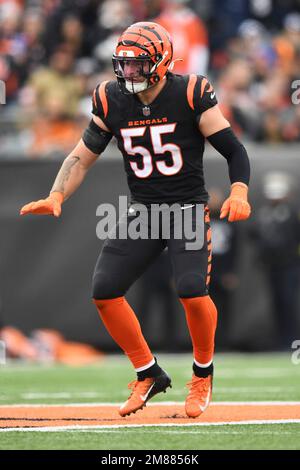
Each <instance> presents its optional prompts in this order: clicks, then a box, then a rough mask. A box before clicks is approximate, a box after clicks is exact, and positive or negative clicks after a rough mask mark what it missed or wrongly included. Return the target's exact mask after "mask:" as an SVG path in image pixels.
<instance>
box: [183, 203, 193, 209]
mask: <svg viewBox="0 0 300 470" xmlns="http://www.w3.org/2000/svg"><path fill="white" fill-rule="evenodd" d="M194 205H195V204H192V205H190V206H182V207H181V209H182V210H184V209H190V208H191V207H194Z"/></svg>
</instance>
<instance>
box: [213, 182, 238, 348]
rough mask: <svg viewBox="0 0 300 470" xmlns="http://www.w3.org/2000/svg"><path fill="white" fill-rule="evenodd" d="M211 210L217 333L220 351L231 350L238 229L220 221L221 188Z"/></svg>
mask: <svg viewBox="0 0 300 470" xmlns="http://www.w3.org/2000/svg"><path fill="white" fill-rule="evenodd" d="M208 192H209V210H210V225H211V230H212V237H211V239H212V247H213V258H212V269H211V284H210V295H211V297H212V299H213V301H214V302H215V304H216V307H217V310H218V312H219V316H218V328H217V331H216V348H217V350H226V349H230V336H229V331H230V329H229V327H230V319H231V315H230V312H231V310H232V300H233V293H234V291H235V290H236V289H237V287H238V285H239V281H238V276H237V266H236V264H237V258H238V250H239V246H238V242H239V237H238V227H237V226H236V224H230V223H229V222H228V221H227V220H226V219H220V210H221V207H222V204H223V201H224V194H223V192H222V191H221V190H220V189H219V188H214V187H212V188H210V189H209V190H208Z"/></svg>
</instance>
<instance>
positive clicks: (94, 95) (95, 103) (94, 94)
mask: <svg viewBox="0 0 300 470" xmlns="http://www.w3.org/2000/svg"><path fill="white" fill-rule="evenodd" d="M93 102H94V106H95V108H97V101H96V88H95V90H94V93H93Z"/></svg>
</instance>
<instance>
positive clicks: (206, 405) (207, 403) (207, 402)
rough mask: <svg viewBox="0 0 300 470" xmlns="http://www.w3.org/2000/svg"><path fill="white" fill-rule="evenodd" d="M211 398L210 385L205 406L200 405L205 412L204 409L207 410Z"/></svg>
mask: <svg viewBox="0 0 300 470" xmlns="http://www.w3.org/2000/svg"><path fill="white" fill-rule="evenodd" d="M209 398H210V387H209V389H208V394H207V397H206V400H205V403H204V406H201V405H199V408H200V410H201V411H202V413H203V411H205V410H206V408H207V407H208V405H209Z"/></svg>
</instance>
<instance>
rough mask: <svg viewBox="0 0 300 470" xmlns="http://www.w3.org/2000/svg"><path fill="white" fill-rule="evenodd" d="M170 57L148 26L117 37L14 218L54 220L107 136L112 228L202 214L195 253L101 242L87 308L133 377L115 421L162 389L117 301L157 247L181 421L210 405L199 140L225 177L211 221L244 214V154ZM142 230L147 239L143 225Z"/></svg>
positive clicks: (203, 88)
mask: <svg viewBox="0 0 300 470" xmlns="http://www.w3.org/2000/svg"><path fill="white" fill-rule="evenodd" d="M172 53H173V51H172V42H171V39H170V37H169V34H168V32H167V31H166V30H165V29H164V28H163V27H161V26H159V25H157V24H156V23H152V22H140V23H135V24H133V25H131V26H130V27H129V28H127V29H126V31H125V32H124V33H123V34H122V35H121V36H120V38H119V41H118V44H117V46H116V50H115V53H114V55H113V59H112V60H113V67H114V71H115V75H116V80H113V81H108V82H103V83H101V84H100V85H98V86H97V87H96V89H95V90H94V93H93V110H92V113H93V116H92V119H91V121H90V124H89V126H88V127H87V129H86V130H85V131H84V133H83V136H82V139H81V140H80V141H79V142H78V144H77V145H76V147H75V148H74V150H73V151H72V152H71V153H70V155H68V156H67V158H66V159H65V160H64V162H63V164H62V167H61V169H60V171H59V173H58V175H57V177H56V180H55V182H54V185H53V187H52V189H51V192H50V195H49V196H48V197H47V198H46V199H43V200H39V201H37V202H32V203H29V204H27V205H25V206H24V207H23V208H22V209H21V214H29V213H31V214H53V215H54V216H57V217H58V216H59V215H60V213H61V206H62V203H63V202H64V201H65V200H66V199H67V198H69V197H70V196H71V194H72V193H73V192H74V191H75V190H76V189H77V188H78V186H79V185H80V183H81V182H82V180H83V179H84V177H85V175H86V173H87V171H88V169H89V168H90V167H91V166H92V165H93V164H94V163H95V161H96V160H97V158H98V156H99V155H100V154H101V153H102V152H103V151H104V149H105V148H106V146H107V144H108V143H109V141H110V140H111V138H112V137H113V136H114V137H115V138H116V139H117V143H118V147H119V149H120V150H121V152H122V154H123V158H124V166H125V170H126V173H127V178H128V184H129V188H130V192H131V198H132V199H131V204H132V206H130V207H129V209H128V211H127V213H126V214H124V216H123V217H121V219H120V221H119V223H118V228H120V227H121V225H122V224H124V223H125V222H128V220H133V219H134V218H135V217H136V216H137V212H138V211H136V210H135V207H136V204H137V205H139V204H140V205H141V204H143V207H146V211H150V212H151V210H152V207H153V204H156V205H157V204H162V203H165V204H167V205H172V204H173V203H177V204H178V205H179V208H180V210H181V209H182V211H181V212H182V213H183V212H186V211H191V216H192V220H193V224H194V226H195V224H197V221H196V210H197V208H198V207H202V217H203V224H204V244H203V246H202V248H200V249H195V250H193V251H191V250H188V249H187V245H186V241H187V240H186V239H185V236H184V235H183V236H182V237H181V238H180V239H177V238H176V237H175V236H174V234H173V235H172V236H170V237H169V238H167V237H163V236H162V235H161V233H160V236H158V237H152V238H151V237H148V238H147V239H145V238H137V239H132V238H130V237H128V238H127V239H123V238H121V237H119V236H118V230H117V231H116V233H117V236H116V238H115V239H112V238H108V239H107V240H106V241H105V243H104V246H103V248H102V251H101V253H100V256H99V258H98V261H97V264H96V267H95V272H94V277H93V299H94V303H95V305H96V307H97V309H98V312H99V315H100V317H101V319H102V321H103V323H104V325H105V326H106V328H107V330H108V332H109V333H110V335H111V336H112V338H113V339H114V340H115V342H116V343H117V344H118V345H119V346H120V348H121V349H122V350H123V351H124V353H125V354H126V355H127V356H128V358H129V360H130V361H131V363H132V365H133V367H134V369H135V371H136V373H137V379H136V380H134V381H133V382H132V383H131V384H129V388H131V394H130V396H129V398H128V400H127V401H126V403H125V404H124V405H123V406H121V408H120V410H119V413H120V415H121V416H126V415H129V414H131V413H134V412H136V411H137V410H139V409H141V408H143V407H144V406H145V404H146V402H147V401H148V400H149V399H150V398H152V397H153V396H154V395H156V394H157V393H159V392H164V391H165V390H166V389H167V388H168V387H169V386H171V379H170V378H169V376H168V374H167V373H166V372H165V371H164V370H163V369H162V368H161V367H160V366H159V364H158V362H157V360H156V358H155V357H154V356H153V354H152V352H151V350H150V348H149V346H148V344H147V342H146V340H145V338H144V336H143V334H142V331H141V327H140V324H139V321H138V319H137V317H136V315H135V313H134V311H133V310H132V308H131V307H130V305H129V304H128V302H127V301H126V299H125V294H126V292H127V290H128V289H129V287H130V286H131V285H132V284H133V282H134V281H135V280H136V279H137V278H138V277H139V276H140V275H141V274H142V273H143V272H144V271H145V269H146V268H147V266H148V265H149V264H150V263H151V262H152V261H153V260H154V259H155V258H156V257H157V256H158V255H159V254H160V253H161V252H162V251H163V250H164V249H165V248H166V247H167V248H168V253H169V256H170V258H171V262H172V266H173V272H174V278H175V283H176V288H177V293H178V296H179V298H180V301H181V302H182V305H183V307H184V310H185V314H186V319H187V325H188V328H189V332H190V336H191V340H192V345H193V356H194V360H193V375H192V378H191V381H190V382H189V383H188V388H189V393H188V396H187V398H186V403H185V409H186V413H187V415H188V416H189V417H194V418H195V417H198V416H200V415H201V413H203V412H204V410H205V409H206V408H207V407H208V405H209V402H210V400H211V395H212V385H213V354H214V336H215V330H216V324H217V310H216V307H215V305H214V303H213V302H212V300H211V298H210V296H209V281H210V270H211V256H212V255H211V249H212V247H211V233H210V226H209V211H208V207H207V205H206V204H207V200H208V194H207V192H206V189H205V184H204V177H203V152H204V143H205V139H207V140H208V141H209V142H210V143H211V144H212V145H213V147H215V148H216V149H217V151H219V152H220V153H221V154H222V155H223V156H224V157H225V158H226V160H227V163H228V168H229V177H230V181H231V191H230V195H229V197H228V198H227V199H226V200H225V202H224V204H223V206H222V209H221V215H220V217H221V218H224V217H228V220H229V221H230V222H234V221H238V220H244V219H247V218H248V217H249V215H250V211H251V209H250V205H249V203H248V200H247V193H248V183H249V175H250V168H249V159H248V156H247V152H246V150H245V148H244V146H243V145H242V144H241V143H240V142H239V140H238V139H237V138H236V136H235V135H234V133H233V131H232V129H231V127H230V124H229V122H228V121H227V120H226V119H225V118H224V116H223V115H222V113H221V111H220V109H219V107H218V104H217V98H216V93H215V91H214V89H213V87H212V85H211V84H210V83H209V81H208V80H207V78H205V77H203V76H197V75H189V76H182V75H175V74H173V73H172V72H171V70H172V66H173V62H172ZM153 210H154V209H153ZM185 210H186V211H185ZM148 220H149V219H148ZM172 224H174V219H172V218H170V225H172ZM196 228H197V227H196ZM148 229H149V232H151V230H150V229H151V222H148Z"/></svg>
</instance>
